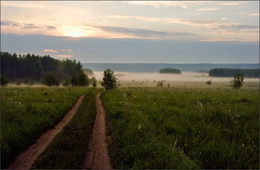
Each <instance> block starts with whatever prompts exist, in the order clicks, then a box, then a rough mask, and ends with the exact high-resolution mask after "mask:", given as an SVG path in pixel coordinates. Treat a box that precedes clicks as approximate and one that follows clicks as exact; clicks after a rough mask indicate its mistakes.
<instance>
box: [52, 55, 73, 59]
mask: <svg viewBox="0 0 260 170" xmlns="http://www.w3.org/2000/svg"><path fill="white" fill-rule="evenodd" d="M55 57H59V58H71V57H72V55H55Z"/></svg>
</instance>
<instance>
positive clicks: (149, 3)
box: [127, 1, 205, 9]
mask: <svg viewBox="0 0 260 170" xmlns="http://www.w3.org/2000/svg"><path fill="white" fill-rule="evenodd" d="M127 3H128V4H131V5H142V6H152V7H155V8H160V7H180V8H183V9H187V8H189V7H192V6H198V5H201V4H204V3H205V2H195V1H190V2H181V1H129V2H127Z"/></svg>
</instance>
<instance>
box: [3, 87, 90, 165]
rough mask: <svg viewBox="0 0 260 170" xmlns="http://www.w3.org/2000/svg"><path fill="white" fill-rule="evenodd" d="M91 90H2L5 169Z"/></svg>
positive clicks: (28, 88)
mask: <svg viewBox="0 0 260 170" xmlns="http://www.w3.org/2000/svg"><path fill="white" fill-rule="evenodd" d="M89 90H90V88H76V87H73V88H70V87H68V88H58V87H52V88H47V87H35V88H30V87H25V88H24V87H17V88H15V87H8V88H1V155H2V156H1V168H6V167H7V166H8V164H10V163H11V162H12V161H14V159H15V157H16V156H17V155H18V154H19V153H20V152H21V151H23V150H25V149H26V148H27V147H29V146H30V145H31V144H33V143H34V142H35V141H36V139H37V138H38V137H39V136H40V135H41V134H42V133H43V132H45V131H46V130H48V129H50V128H52V127H53V126H54V125H56V124H57V123H58V122H59V121H60V120H61V118H62V117H63V116H64V115H65V114H66V113H67V111H69V109H70V108H71V107H72V106H73V105H74V104H75V103H76V101H77V99H78V98H79V97H80V96H81V95H83V94H84V93H86V92H88V91H89Z"/></svg>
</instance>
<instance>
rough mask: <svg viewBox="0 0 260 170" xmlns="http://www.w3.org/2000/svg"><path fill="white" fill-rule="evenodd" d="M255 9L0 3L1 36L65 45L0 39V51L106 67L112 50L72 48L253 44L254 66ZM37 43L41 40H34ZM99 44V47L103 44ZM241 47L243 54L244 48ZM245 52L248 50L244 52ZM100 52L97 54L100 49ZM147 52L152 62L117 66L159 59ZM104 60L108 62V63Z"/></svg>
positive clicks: (227, 4) (245, 5) (252, 5)
mask: <svg viewBox="0 0 260 170" xmlns="http://www.w3.org/2000/svg"><path fill="white" fill-rule="evenodd" d="M258 6H259V2H258V1H249V2H244V1H219V2H212V1H209V2H207V1H190V2H187V1H186V2H181V1H164V2H160V1H148V2H142V1H125V2H124V1H120V2H98V1H96V2H90V1H78V2H67V1H58V2H51V1H46V2H42V1H36V2H28V1H24V2H22V1H19V2H18V1H17V2H12V1H1V34H2V35H7V36H4V37H8V36H10V35H12V36H16V37H25V36H26V37H27V38H28V42H25V44H26V43H28V45H29V44H30V43H29V42H31V41H32V40H31V39H30V38H29V37H30V36H31V37H35V36H36V35H39V36H46V37H50V36H54V37H56V39H58V38H59V39H61V43H62V44H63V45H64V46H62V45H58V46H59V48H58V47H56V46H55V45H54V46H43V45H42V46H39V48H36V47H35V48H34V49H32V48H30V47H29V46H28V47H26V46H25V47H24V49H23V50H22V49H18V48H17V47H10V44H12V42H10V41H8V40H7V39H4V38H1V42H2V43H1V44H2V45H1V49H2V50H8V51H10V52H16V53H23V52H25V53H26V52H35V53H38V54H41V55H42V54H49V55H51V56H54V57H57V58H64V57H65V58H66V57H69V58H75V59H79V60H81V61H83V62H110V61H113V60H114V59H115V58H113V55H114V54H115V55H116V51H113V52H111V53H109V52H106V53H102V52H99V53H91V54H92V56H88V55H86V53H87V51H84V48H81V49H79V48H77V49H76V47H75V46H74V44H75V43H76V42H84V41H83V39H89V41H90V40H93V39H99V40H100V41H101V40H104V41H106V39H110V41H113V39H125V40H126V41H124V42H125V45H126V47H127V44H128V43H130V44H131V41H132V40H133V41H135V40H136V41H137V40H139V39H140V40H145V43H146V44H147V45H148V44H149V43H150V42H154V41H156V42H157V41H158V46H155V47H154V48H158V50H159V51H160V50H162V48H161V46H162V45H163V43H162V42H164V43H166V44H167V43H169V44H171V43H172V42H176V41H181V42H185V41H187V42H198V43H200V42H213V43H215V42H233V45H234V47H235V46H236V45H237V44H239V45H241V44H246V46H248V45H249V46H250V44H252V45H253V46H252V49H251V50H253V51H251V52H250V53H251V55H252V56H249V57H248V56H245V57H248V58H249V60H247V61H248V62H257V61H258V55H259V50H258V49H259V47H258V45H259V8H258ZM33 35H34V36H33ZM66 37H67V38H66ZM65 39H66V41H65ZM68 39H70V41H68ZM131 39H132V40H131ZM62 40H64V41H62ZM23 41H27V39H25V38H23ZM37 41H41V40H39V39H37ZM86 41H87V40H86ZM110 41H109V42H110ZM147 42H148V43H147ZM13 44H15V45H16V46H19V44H17V42H13ZM42 44H44V43H42ZM103 44H104V43H103ZM115 44H116V43H115ZM169 44H167V45H169ZM188 44H189V43H188ZM39 45H40V43H39ZM96 45H97V46H98V45H99V44H96ZM100 45H101V46H102V43H100ZM167 45H166V46H167ZM144 46H145V44H144ZM217 47H218V46H217ZM217 47H216V48H217ZM253 47H254V48H253ZM257 47H258V48H257ZM129 48H131V46H129ZM212 48H213V47H212ZM241 48H242V49H243V47H241ZM111 49H113V50H116V47H111ZM245 49H248V48H247V47H245ZM90 50H91V49H90ZM100 50H101V51H102V48H100ZM133 50H137V49H136V48H135V49H133ZM143 50H144V49H142V50H141V51H143ZM146 50H147V51H143V53H145V54H146V55H145V56H149V55H151V57H152V58H154V59H153V60H149V58H147V57H143V58H142V56H140V58H138V57H133V58H134V59H133V60H131V59H129V58H127V59H125V60H123V59H122V61H120V60H117V61H118V62H138V61H140V62H160V56H159V55H154V54H152V53H150V50H149V48H146ZM187 50H188V49H187ZM201 50H203V48H201ZM219 50H220V51H221V48H218V51H219ZM225 50H226V49H223V54H219V55H222V56H223V55H224V56H228V55H229V53H224V52H225ZM126 52H128V53H129V50H126ZM123 53H124V52H120V55H121V56H122V55H123ZM141 53H142V52H141ZM161 53H163V51H161ZM200 53H202V54H203V52H198V54H196V56H197V55H199V54H200ZM220 53H221V52H220ZM106 54H107V57H108V58H107V59H105V57H106ZM137 54H138V53H137ZM137 54H135V55H137ZM192 54H194V52H193V53H190V55H189V54H186V55H189V57H190V56H192ZM127 56H129V55H127ZM165 56H168V58H167V57H166V58H165V59H164V61H163V62H187V61H188V60H189V58H187V59H185V60H181V59H178V60H177V59H176V60H175V57H177V58H178V57H180V56H182V54H179V56H176V55H173V54H172V55H170V53H169V54H168V53H167V54H166V55H165ZM91 57H92V58H91ZM109 57H111V60H110V58H109ZM122 57H123V56H122ZM156 57H157V59H156ZM201 57H202V58H199V60H201V61H196V62H211V61H212V62H232V61H233V59H234V58H233V59H232V60H231V58H232V56H230V57H231V58H230V60H227V61H226V60H224V61H223V59H219V60H218V59H214V60H211V59H209V60H207V57H208V56H201ZM203 57H204V58H203ZM216 57H218V56H216ZM241 57H242V56H241ZM101 58H102V59H101ZM103 58H104V59H103ZM123 58H124V57H123ZM205 59H206V60H205ZM238 59H239V60H238V61H237V62H245V60H244V59H243V60H241V58H238ZM190 62H191V63H192V62H194V61H193V59H192V58H190Z"/></svg>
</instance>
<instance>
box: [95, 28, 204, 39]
mask: <svg viewBox="0 0 260 170" xmlns="http://www.w3.org/2000/svg"><path fill="white" fill-rule="evenodd" d="M92 27H96V28H99V29H102V31H104V32H111V33H119V34H124V35H132V36H133V38H148V39H169V38H172V39H186V40H191V39H204V38H205V37H204V36H202V35H197V34H194V33H189V32H178V31H176V32H169V31H155V30H149V29H140V28H125V27H111V26H92Z"/></svg>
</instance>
